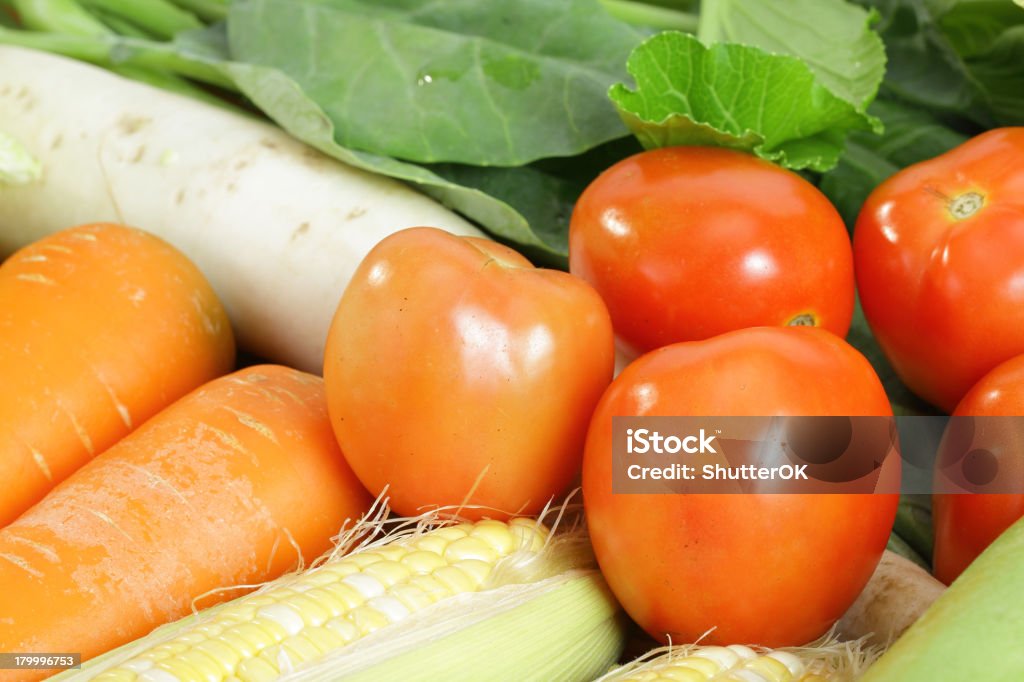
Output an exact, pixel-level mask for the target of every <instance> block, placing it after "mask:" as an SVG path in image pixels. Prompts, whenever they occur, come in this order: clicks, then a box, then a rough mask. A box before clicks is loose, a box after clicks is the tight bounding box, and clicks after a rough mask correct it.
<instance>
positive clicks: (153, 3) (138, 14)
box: [81, 0, 203, 40]
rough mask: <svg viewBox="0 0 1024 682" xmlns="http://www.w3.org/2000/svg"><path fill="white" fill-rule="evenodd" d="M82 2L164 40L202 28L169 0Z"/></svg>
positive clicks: (88, 0) (192, 15)
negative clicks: (183, 32)
mask: <svg viewBox="0 0 1024 682" xmlns="http://www.w3.org/2000/svg"><path fill="white" fill-rule="evenodd" d="M81 3H82V4H83V5H84V6H85V7H91V8H93V9H98V10H102V11H104V12H107V13H109V14H112V15H115V16H119V17H121V18H122V19H125V20H127V21H129V22H131V23H133V24H135V25H136V26H139V27H140V28H143V29H145V30H146V31H148V32H149V33H152V34H153V35H155V36H157V37H158V38H164V39H166V40H170V39H171V38H173V37H174V36H175V35H177V34H178V33H179V32H181V31H187V30H190V29H194V28H202V26H203V23H202V22H201V21H199V19H197V18H196V16H195V15H194V14H192V13H191V12H186V11H185V10H183V9H180V8H179V7H177V6H175V5H173V4H171V3H170V2H169V0H81Z"/></svg>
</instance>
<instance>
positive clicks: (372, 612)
mask: <svg viewBox="0 0 1024 682" xmlns="http://www.w3.org/2000/svg"><path fill="white" fill-rule="evenodd" d="M348 619H349V620H350V621H352V624H353V625H355V626H356V627H357V628H358V629H359V634H360V635H361V636H363V637H365V636H366V635H368V634H370V633H371V632H376V631H377V630H380V629H381V628H386V627H387V626H388V625H391V622H390V621H389V620H388V619H387V618H386V617H385V616H384V614H383V613H381V612H380V611H378V610H377V609H374V608H371V607H369V606H357V607H356V608H354V609H352V611H351V613H349V614H348Z"/></svg>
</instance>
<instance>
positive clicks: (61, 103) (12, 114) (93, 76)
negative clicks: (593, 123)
mask: <svg viewBox="0 0 1024 682" xmlns="http://www.w3.org/2000/svg"><path fill="white" fill-rule="evenodd" d="M367 106H375V104H374V103H372V102H368V103H367ZM0 131H2V132H3V133H4V134H5V135H8V136H10V137H11V138H12V139H13V140H14V141H15V142H17V143H18V144H20V145H21V146H22V147H24V149H25V150H26V151H27V152H28V153H29V154H31V155H32V156H33V157H34V158H35V159H36V160H37V161H38V162H39V163H40V164H41V167H42V178H41V179H40V180H38V181H36V182H32V183H28V184H23V185H4V184H0V255H6V254H8V253H10V252H12V251H14V250H15V249H16V248H19V247H21V246H24V245H25V244H27V243H29V242H32V241H35V240H37V239H39V238H41V237H43V236H44V235H47V234H49V233H51V232H55V231H57V230H59V229H62V228H65V227H67V226H69V225H77V224H81V223H88V222H99V221H116V222H120V223H126V224H130V225H139V226H143V227H144V228H145V229H146V230H148V231H150V232H153V233H154V234H157V235H159V236H160V237H163V238H164V239H166V240H167V241H168V242H170V243H171V244H172V245H174V246H176V247H178V248H179V249H181V250H182V251H183V252H184V253H185V255H187V256H188V257H189V258H191V259H192V260H193V262H195V263H196V265H198V266H199V268H200V270H202V271H203V273H204V274H205V275H206V276H207V278H208V279H209V280H210V282H211V283H212V285H213V288H214V290H215V291H216V293H217V295H218V296H219V297H220V299H221V301H223V303H224V305H225V307H226V308H227V311H228V315H229V317H230V318H231V321H232V324H233V325H234V327H235V330H236V333H237V335H238V340H239V344H240V346H242V347H243V348H245V349H247V350H250V351H252V352H254V353H256V354H258V355H260V356H262V357H265V358H268V359H271V360H274V361H276V362H281V363H283V364H287V365H290V366H293V367H297V368H299V369H303V370H306V371H312V372H318V373H319V372H320V370H321V366H322V363H323V348H324V342H325V340H326V338H327V328H328V326H329V324H330V321H331V318H332V317H333V315H334V310H335V308H337V306H338V300H339V299H340V298H341V293H342V291H343V290H344V288H345V285H346V284H347V282H348V280H349V278H350V277H351V275H352V272H353V271H354V270H355V267H356V265H358V264H359V261H360V260H362V258H363V256H364V255H365V254H366V253H367V252H368V251H369V250H370V248H371V247H373V246H374V244H376V243H377V242H378V241H380V240H381V239H382V238H384V237H385V236H387V235H388V234H390V233H392V232H395V231H397V230H400V229H402V228H406V227H412V226H416V225H433V226H436V227H440V228H444V229H446V230H448V231H451V232H455V233H458V234H463V235H470V234H472V235H478V236H479V234H480V233H479V231H477V230H476V229H475V228H474V227H472V226H471V225H470V224H469V223H467V222H466V221H464V220H463V219H462V218H460V217H459V216H457V215H455V214H454V213H452V212H451V211H449V210H447V209H446V208H444V207H443V206H441V205H440V204H438V203H437V202H435V201H433V200H432V199H430V198H428V197H426V196H424V195H422V194H419V193H418V192H416V191H414V190H413V189H411V188H409V187H408V186H406V185H403V184H402V183H399V182H397V181H394V180H391V179H388V178H385V177H382V176H377V175H373V174H370V173H366V172H363V171H360V170H356V169H353V168H351V167H348V166H346V165H344V164H341V163H339V162H337V161H335V160H333V159H330V158H328V157H327V156H325V155H323V154H321V153H319V152H317V151H315V150H313V149H312V148H310V147H307V146H306V145H304V144H302V143H300V142H298V141H296V140H295V139H293V138H292V137H290V136H289V135H288V134H287V133H285V132H284V131H283V130H281V129H279V128H276V127H274V126H273V125H270V124H269V123H263V122H260V121H257V120H255V119H252V118H249V117H246V116H244V115H241V114H235V113H232V112H230V111H224V110H221V109H219V108H218V107H214V106H211V105H207V104H204V103H201V102H197V101H195V100H192V99H189V98H186V97H182V96H180V95H175V94H173V93H169V92H164V91H162V90H157V89H155V88H152V87H150V86H148V85H144V84H141V83H137V82H135V81H130V80H127V79H125V78H122V77H120V76H116V75H114V74H112V73H110V72H108V71H105V70H103V69H100V68H97V67H94V66H91V65H88V64H85V63H82V62H77V61H73V60H69V59H66V58H63V57H57V56H54V55H51V54H47V53H43V52H37V51H33V50H26V49H22V48H16V47H6V46H5V47H0Z"/></svg>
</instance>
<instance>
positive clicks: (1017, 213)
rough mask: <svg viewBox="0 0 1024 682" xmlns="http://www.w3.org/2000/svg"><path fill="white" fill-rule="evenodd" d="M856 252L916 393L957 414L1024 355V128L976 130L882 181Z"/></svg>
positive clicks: (872, 303) (865, 287)
mask: <svg viewBox="0 0 1024 682" xmlns="http://www.w3.org/2000/svg"><path fill="white" fill-rule="evenodd" d="M853 249H854V260H855V264H856V271H857V286H858V289H859V291H860V296H861V303H862V304H863V306H864V313H865V315H866V316H867V319H868V323H869V324H870V325H871V330H872V331H873V332H874V334H875V337H876V338H877V339H878V342H879V344H880V345H881V346H882V349H883V350H884V351H885V354H886V356H888V358H889V360H890V361H891V362H892V365H893V367H894V368H895V370H896V372H897V373H898V374H899V376H900V378H901V379H902V380H903V382H904V383H906V384H907V386H909V387H910V388H911V389H912V390H913V391H914V392H916V393H917V394H918V395H920V396H921V397H922V398H924V399H925V400H927V401H929V402H931V403H933V404H935V405H937V406H939V407H941V408H943V409H944V410H946V411H949V410H952V409H953V408H954V407H955V406H956V404H957V402H958V401H959V400H960V399H961V398H962V397H963V396H964V394H965V393H967V390H968V389H969V388H970V387H971V386H972V385H973V384H974V383H975V382H976V381H978V380H979V379H980V378H981V377H982V376H983V375H984V374H985V373H986V372H988V371H989V370H990V369H992V368H993V367H995V366H996V365H998V364H999V363H1000V362H1003V361H1004V360H1008V359H1009V358H1011V357H1014V356H1015V355H1019V354H1020V353H1024V128H1003V129H997V130H992V131H989V132H987V133H984V134H982V135H978V136H977V137H975V138H974V139H972V140H969V141H968V142H965V143H964V144H962V145H960V146H959V147H957V148H956V149H953V150H952V151H950V152H947V153H946V154H943V155H942V156H939V157H937V158H935V159H932V160H930V161H925V162H922V163H919V164H916V165H914V166H910V167H909V168H906V169H904V170H902V171H900V172H899V173H896V174H895V175H893V176H892V177H891V178H889V179H888V180H886V181H885V182H883V183H882V184H881V185H879V186H878V187H877V188H876V189H875V191H874V192H872V194H871V196H870V197H868V200H867V202H866V203H865V204H864V207H863V208H862V209H861V213H860V216H859V217H858V219H857V226H856V229H855V232H854V240H853Z"/></svg>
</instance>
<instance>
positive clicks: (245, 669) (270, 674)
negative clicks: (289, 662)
mask: <svg viewBox="0 0 1024 682" xmlns="http://www.w3.org/2000/svg"><path fill="white" fill-rule="evenodd" d="M279 677H281V671H280V670H278V669H277V666H276V665H275V664H272V663H270V662H269V661H267V660H266V659H264V658H261V657H256V658H247V659H245V660H244V661H242V662H241V663H239V664H238V678H239V679H242V680H245V682H273V681H274V680H276V679H277V678H279Z"/></svg>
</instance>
